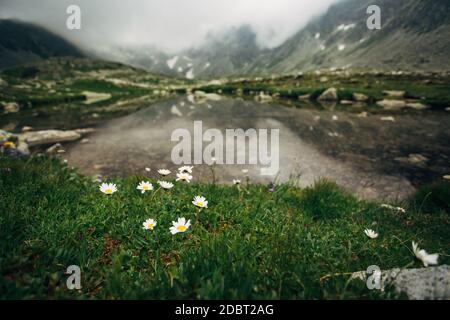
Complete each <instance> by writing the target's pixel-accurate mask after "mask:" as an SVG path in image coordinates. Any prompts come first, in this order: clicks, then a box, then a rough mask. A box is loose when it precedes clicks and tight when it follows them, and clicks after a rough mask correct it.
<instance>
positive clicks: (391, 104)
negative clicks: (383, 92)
mask: <svg viewBox="0 0 450 320" xmlns="http://www.w3.org/2000/svg"><path fill="white" fill-rule="evenodd" d="M377 105H379V106H380V107H382V108H384V109H386V110H395V109H401V108H405V107H406V102H405V101H403V100H386V99H385V100H381V101H377Z"/></svg>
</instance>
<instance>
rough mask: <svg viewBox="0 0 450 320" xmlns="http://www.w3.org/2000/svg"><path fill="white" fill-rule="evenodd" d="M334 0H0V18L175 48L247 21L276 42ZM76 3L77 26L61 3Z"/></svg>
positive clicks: (101, 43)
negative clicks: (70, 25) (79, 25)
mask: <svg viewBox="0 0 450 320" xmlns="http://www.w3.org/2000/svg"><path fill="white" fill-rule="evenodd" d="M334 2H337V0H0V18H17V19H21V20H24V21H29V22H34V23H37V24H40V25H43V26H45V27H47V28H49V29H51V30H52V31H54V32H56V33H58V34H60V35H63V36H65V37H67V38H69V39H70V40H72V41H73V42H75V43H77V44H79V45H82V46H84V47H88V48H92V47H97V48H100V47H101V48H105V47H108V46H110V45H112V44H113V45H155V46H156V47H158V48H160V49H163V50H166V51H176V50H180V49H184V48H189V47H192V46H195V45H198V44H200V43H201V41H202V39H204V37H205V35H206V34H207V33H208V32H214V31H220V30H223V29H224V28H228V27H233V26H240V25H242V24H249V25H251V26H252V27H253V29H254V30H255V31H256V32H257V34H258V41H259V43H260V44H261V45H263V46H268V47H273V46H276V45H279V44H280V43H282V42H283V41H284V40H286V39H287V38H288V37H289V36H291V35H293V34H294V33H295V32H296V31H298V30H299V29H300V28H301V27H303V26H304V25H305V24H306V23H307V22H308V21H309V20H310V19H311V18H312V17H314V16H317V15H319V14H321V13H324V12H325V11H326V10H327V8H328V7H329V5H330V4H331V3H334ZM70 4H77V5H79V6H80V7H81V13H82V30H81V31H70V30H67V28H66V24H65V21H66V19H67V14H66V8H67V7H68V6H69V5H70Z"/></svg>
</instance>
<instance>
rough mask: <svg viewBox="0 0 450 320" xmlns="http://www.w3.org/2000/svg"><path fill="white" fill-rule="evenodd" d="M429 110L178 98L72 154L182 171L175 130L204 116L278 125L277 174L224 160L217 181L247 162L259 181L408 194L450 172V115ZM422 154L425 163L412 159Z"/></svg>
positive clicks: (120, 166)
mask: <svg viewBox="0 0 450 320" xmlns="http://www.w3.org/2000/svg"><path fill="white" fill-rule="evenodd" d="M427 112H429V113H427V116H426V117H423V116H422V115H421V114H415V115H414V114H405V115H396V116H395V122H392V121H382V120H381V117H382V116H380V115H378V116H377V115H370V116H369V117H359V116H358V115H357V114H351V113H345V112H340V111H335V110H325V111H324V110H314V109H297V108H288V107H283V106H279V105H273V104H259V103H255V102H252V101H242V100H235V99H222V100H220V101H206V102H202V103H198V104H196V103H192V102H191V101H188V100H187V99H185V98H179V99H172V100H168V101H165V102H161V103H157V104H154V105H152V106H150V107H148V108H146V109H143V110H140V111H138V112H136V113H134V114H131V115H129V116H126V117H123V118H119V119H115V120H112V121H110V122H108V123H106V124H105V125H104V126H103V127H102V128H100V129H99V130H98V132H97V133H96V134H94V135H93V136H91V137H90V138H91V140H92V142H91V143H89V144H77V145H74V146H73V147H72V148H71V149H70V150H69V151H68V154H67V159H68V160H69V163H70V164H71V165H73V166H76V167H78V168H80V170H81V171H82V172H83V173H86V174H90V175H94V174H98V173H100V174H104V175H108V176H111V175H114V176H124V175H129V174H139V175H142V174H143V173H144V171H143V169H144V168H145V167H151V168H152V169H153V173H154V174H156V170H157V169H158V168H168V169H172V170H175V169H176V166H175V165H174V164H173V163H172V161H171V150H172V148H173V147H174V146H175V145H176V144H177V142H171V134H172V132H173V131H174V130H176V129H179V128H185V129H187V130H189V131H190V132H191V134H192V135H193V132H192V131H193V123H194V121H195V120H201V121H202V122H203V127H204V128H203V130H207V129H209V128H217V129H219V130H221V131H222V132H225V129H227V128H230V129H236V128H241V129H244V130H247V129H249V128H254V129H260V128H261V129H279V131H280V172H279V174H278V175H277V176H276V177H264V176H261V175H260V168H261V166H260V165H252V166H249V165H246V166H243V165H218V166H217V169H216V176H217V178H218V181H219V182H221V183H231V182H232V180H233V178H236V179H241V180H245V177H244V174H243V173H242V169H244V168H245V169H248V170H249V173H248V174H249V175H250V177H251V181H253V182H261V183H269V182H271V181H275V180H276V181H279V182H285V181H288V180H290V179H293V181H294V182H296V183H298V184H299V185H300V186H307V185H310V184H312V183H313V182H314V181H315V180H317V179H319V178H323V177H326V178H329V179H332V180H334V181H337V182H338V183H339V184H340V185H342V186H344V187H345V188H346V189H348V190H350V191H352V192H356V193H357V194H359V195H360V196H363V197H366V198H398V197H400V198H403V197H405V196H407V195H409V194H410V193H411V192H413V191H414V185H417V184H420V183H424V182H428V180H431V179H433V178H434V179H435V178H437V177H440V176H442V175H443V174H446V173H448V172H446V170H448V169H449V164H448V162H449V161H448V159H449V158H448V157H449V156H450V147H449V145H448V141H450V140H449V138H450V137H449V135H450V134H449V133H448V131H447V130H446V128H448V127H449V124H450V117H449V116H448V115H446V114H442V113H433V112H430V111H427ZM206 145H207V143H205V144H204V147H205V146H206ZM241 151H242V150H241ZM416 154H420V155H421V156H422V158H419V159H421V161H414V155H416ZM411 155H412V158H411ZM194 177H195V179H196V180H197V181H198V180H203V181H211V179H212V178H211V170H210V167H209V166H207V165H200V166H196V167H195V172H194Z"/></svg>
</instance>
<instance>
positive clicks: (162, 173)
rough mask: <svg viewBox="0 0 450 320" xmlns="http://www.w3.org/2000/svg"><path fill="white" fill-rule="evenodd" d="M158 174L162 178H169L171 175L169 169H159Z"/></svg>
mask: <svg viewBox="0 0 450 320" xmlns="http://www.w3.org/2000/svg"><path fill="white" fill-rule="evenodd" d="M158 173H159V174H160V175H162V176H168V175H169V174H170V170H167V169H159V170H158Z"/></svg>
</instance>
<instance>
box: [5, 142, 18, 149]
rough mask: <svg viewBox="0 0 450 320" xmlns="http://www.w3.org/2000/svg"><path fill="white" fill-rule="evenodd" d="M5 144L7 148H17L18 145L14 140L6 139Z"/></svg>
mask: <svg viewBox="0 0 450 320" xmlns="http://www.w3.org/2000/svg"><path fill="white" fill-rule="evenodd" d="M3 145H4V146H5V148H15V147H16V145H15V144H14V142H11V141H6V142H5V143H4V144H3Z"/></svg>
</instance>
